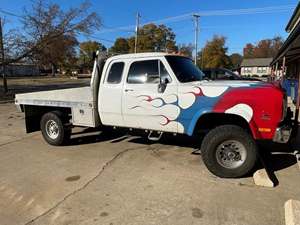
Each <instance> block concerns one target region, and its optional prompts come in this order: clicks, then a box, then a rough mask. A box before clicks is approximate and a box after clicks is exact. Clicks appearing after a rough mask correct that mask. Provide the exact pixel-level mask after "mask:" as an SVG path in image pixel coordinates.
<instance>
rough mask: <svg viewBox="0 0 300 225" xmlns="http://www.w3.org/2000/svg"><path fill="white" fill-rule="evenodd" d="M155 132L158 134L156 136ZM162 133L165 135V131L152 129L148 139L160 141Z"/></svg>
mask: <svg viewBox="0 0 300 225" xmlns="http://www.w3.org/2000/svg"><path fill="white" fill-rule="evenodd" d="M154 133H156V134H157V135H156V136H155V135H154ZM162 135H163V132H160V131H158V132H156V131H150V132H149V135H148V140H150V141H159V140H160V138H161V136H162Z"/></svg>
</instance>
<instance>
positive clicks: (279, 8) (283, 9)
mask: <svg viewBox="0 0 300 225" xmlns="http://www.w3.org/2000/svg"><path fill="white" fill-rule="evenodd" d="M294 7H295V6H294V5H280V6H269V7H260V8H244V9H230V10H213V11H200V12H197V13H186V14H182V15H178V16H172V17H166V18H163V19H159V20H152V21H147V22H145V23H142V24H141V26H143V25H146V24H149V23H155V24H157V23H172V22H179V21H183V20H187V19H189V18H191V17H192V16H193V15H194V14H199V15H200V16H201V17H209V16H238V15H250V14H267V13H278V12H289V11H290V10H292V9H294ZM134 28H135V25H128V26H120V27H114V28H110V29H104V30H102V31H100V32H98V33H99V34H100V33H113V32H118V31H128V30H131V31H132V30H133V29H134Z"/></svg>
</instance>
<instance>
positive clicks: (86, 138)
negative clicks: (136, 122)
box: [69, 128, 300, 185]
mask: <svg viewBox="0 0 300 225" xmlns="http://www.w3.org/2000/svg"><path fill="white" fill-rule="evenodd" d="M127 139H128V140H127ZM124 140H127V141H128V142H131V143H137V144H143V145H151V144H154V143H158V144H162V145H169V146H170V145H173V146H179V147H186V148H191V149H192V150H191V153H193V154H201V150H200V144H201V141H202V138H191V137H188V136H184V135H177V136H174V135H172V134H165V135H164V136H163V137H162V138H161V139H160V140H159V141H157V142H154V141H151V140H148V138H147V134H146V133H145V132H136V131H135V132H133V131H128V130H127V129H124V130H123V129H121V130H114V129H110V128H107V129H105V130H104V131H99V130H97V129H93V128H87V129H85V130H83V131H81V132H77V133H73V138H72V139H71V141H70V143H69V145H82V144H90V143H96V142H102V141H109V142H110V143H112V144H113V143H118V142H121V141H124ZM299 149H300V143H299V137H298V138H297V137H295V138H294V139H293V140H292V141H291V143H289V144H277V143H272V142H259V153H260V160H259V163H258V165H257V167H256V168H255V169H261V168H264V167H265V168H267V170H268V172H269V175H270V177H271V179H272V180H273V182H274V183H275V185H277V184H278V180H277V178H276V176H275V172H276V171H280V170H283V169H285V168H288V167H291V166H293V165H295V164H296V163H297V160H296V157H295V151H296V150H299Z"/></svg>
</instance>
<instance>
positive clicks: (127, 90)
mask: <svg viewBox="0 0 300 225" xmlns="http://www.w3.org/2000/svg"><path fill="white" fill-rule="evenodd" d="M129 91H133V89H125V92H129Z"/></svg>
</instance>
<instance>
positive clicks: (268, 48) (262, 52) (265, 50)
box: [244, 36, 284, 58]
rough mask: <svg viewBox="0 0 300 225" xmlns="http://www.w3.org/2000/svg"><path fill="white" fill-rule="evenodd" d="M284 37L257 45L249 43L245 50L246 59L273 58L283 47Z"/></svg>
mask: <svg viewBox="0 0 300 225" xmlns="http://www.w3.org/2000/svg"><path fill="white" fill-rule="evenodd" d="M283 43H284V40H283V38H282V37H279V36H278V37H274V38H273V39H264V40H261V41H259V42H258V43H257V44H256V45H253V44H250V43H248V44H247V45H246V46H245V48H244V58H273V57H275V56H276V54H277V52H278V51H279V49H280V48H281V46H282V45H283Z"/></svg>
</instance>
